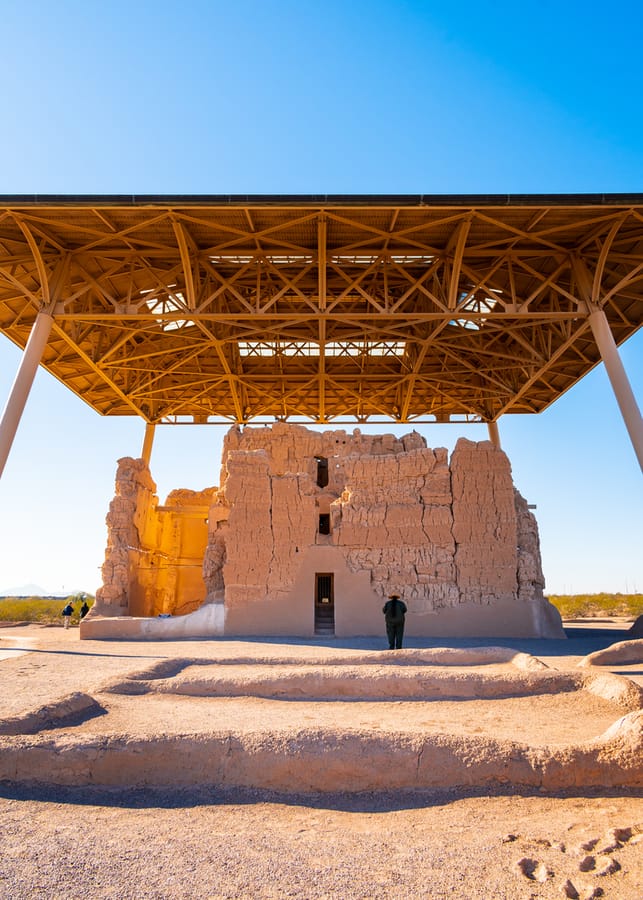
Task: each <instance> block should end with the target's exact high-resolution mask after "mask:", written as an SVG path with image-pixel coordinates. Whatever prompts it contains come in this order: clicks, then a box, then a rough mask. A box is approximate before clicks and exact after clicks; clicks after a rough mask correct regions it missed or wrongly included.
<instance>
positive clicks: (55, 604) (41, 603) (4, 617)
mask: <svg viewBox="0 0 643 900" xmlns="http://www.w3.org/2000/svg"><path fill="white" fill-rule="evenodd" d="M83 596H85V597H86V599H87V603H88V604H89V606H90V608H91V607H92V605H93V603H94V598H93V597H90V596H88V595H80V594H73V595H71V596H69V597H0V622H38V623H40V624H41V625H62V624H63V618H62V615H61V613H62V609H63V607H64V606H66V605H67V603H69V602H70V601H71V602H72V603H73V604H74V609H75V612H74V614H73V616H72V617H71V621H72V623H75V624H77V623H78V621H79V619H80V607H81V605H82V602H83Z"/></svg>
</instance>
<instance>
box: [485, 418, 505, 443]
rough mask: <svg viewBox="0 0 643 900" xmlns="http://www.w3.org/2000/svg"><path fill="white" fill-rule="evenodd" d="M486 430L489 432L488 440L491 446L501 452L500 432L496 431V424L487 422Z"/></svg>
mask: <svg viewBox="0 0 643 900" xmlns="http://www.w3.org/2000/svg"><path fill="white" fill-rule="evenodd" d="M487 430H488V431H489V440H490V441H491V443H492V444H493V446H494V447H497V449H498V450H502V445H501V444H500V432H499V431H498V423H497V422H487Z"/></svg>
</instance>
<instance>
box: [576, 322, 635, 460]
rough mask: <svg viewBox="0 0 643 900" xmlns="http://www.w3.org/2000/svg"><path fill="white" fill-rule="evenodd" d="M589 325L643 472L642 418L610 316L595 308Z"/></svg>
mask: <svg viewBox="0 0 643 900" xmlns="http://www.w3.org/2000/svg"><path fill="white" fill-rule="evenodd" d="M589 324H590V327H591V329H592V334H593V335H594V340H595V341H596V344H597V346H598V349H599V351H600V354H601V358H602V360H603V362H604V363H605V369H606V370H607V376H608V378H609V380H610V382H611V385H612V390H613V391H614V394H615V395H616V401H617V403H618V405H619V407H620V410H621V414H622V416H623V419H624V421H625V427H626V428H627V431H628V433H629V436H630V440H631V441H632V445H633V447H634V452H635V453H636V456H637V458H638V461H639V465H640V467H641V470H642V471H643V419H642V418H641V412H640V410H639V408H638V404H637V402H636V397H635V396H634V392H633V391H632V386H631V385H630V382H629V380H628V377H627V374H626V372H625V368H624V367H623V363H622V361H621V357H620V355H619V352H618V347H617V346H616V341H615V340H614V336H613V334H612V332H611V330H610V326H609V322H608V321H607V316H606V315H605V313H604V312H603V310H602V309H598V308H595V309H593V310H592V312H591V313H590V315H589Z"/></svg>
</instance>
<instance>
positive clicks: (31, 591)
mask: <svg viewBox="0 0 643 900" xmlns="http://www.w3.org/2000/svg"><path fill="white" fill-rule="evenodd" d="M81 593H82V594H86V593H89V591H80V590H73V591H46V590H45V588H43V587H40V585H39V584H21V585H19V586H18V587H10V588H0V597H69V596H71V594H81Z"/></svg>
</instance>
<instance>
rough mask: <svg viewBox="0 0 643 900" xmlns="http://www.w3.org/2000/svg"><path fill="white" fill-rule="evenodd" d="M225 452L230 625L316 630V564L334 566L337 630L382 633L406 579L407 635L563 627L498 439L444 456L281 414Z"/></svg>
mask: <svg viewBox="0 0 643 900" xmlns="http://www.w3.org/2000/svg"><path fill="white" fill-rule="evenodd" d="M226 452H227V465H226V467H225V470H224V471H223V472H222V479H221V480H222V485H223V488H222V490H221V491H220V492H219V494H218V496H217V500H216V502H215V504H214V506H213V507H212V508H211V511H210V516H211V518H212V517H213V516H214V515H222V511H223V510H225V515H226V516H227V524H226V528H227V531H226V538H225V562H224V563H223V565H222V567H221V569H220V571H219V578H220V581H221V582H223V592H224V596H225V607H226V610H225V616H226V626H225V627H226V633H231V634H266V633H274V634H312V633H313V629H314V609H313V592H314V581H315V573H324V572H332V573H333V575H334V579H335V631H336V633H337V634H379V633H380V632H381V630H382V617H381V606H382V602H383V600H384V598H385V597H386V596H388V594H389V593H391V592H392V591H397V592H399V593H401V594H402V595H403V596H404V598H405V600H406V601H407V604H408V606H409V617H408V619H407V628H408V630H409V633H411V634H413V633H415V634H429V635H430V634H459V633H461V634H498V635H500V634H514V635H522V636H533V635H545V634H547V633H551V634H554V633H555V634H556V636H562V631H561V630H560V623H559V621H557V617H556V614H555V612H553V611H551V610H549V608H548V604H547V603H546V601H545V600H544V599H543V597H542V588H543V585H544V579H543V577H542V569H541V564H540V551H539V546H538V532H537V525H536V521H535V519H534V517H533V515H532V514H531V512H530V511H529V510H528V509H527V504H526V503H525V501H524V500H523V498H522V497H521V496H520V494H518V493H517V491H515V488H514V486H513V482H512V477H511V468H510V465H509V461H508V459H507V457H506V455H505V454H504V453H503V452H502V451H501V450H498V449H497V448H495V447H494V446H493V445H492V444H491V443H490V442H488V441H484V442H480V443H475V442H471V441H468V440H466V439H461V440H460V441H459V442H458V444H457V446H456V449H455V451H454V453H453V455H452V458H451V463H450V465H449V460H448V455H447V452H446V450H444V449H438V450H430V449H428V448H427V447H426V445H425V442H424V440H423V439H422V438H421V437H420V436H419V435H417V434H416V433H413V434H411V435H407V436H405V437H404V438H402V439H396V438H394V437H393V436H391V435H383V436H377V437H370V436H364V435H362V434H361V433H360V432H359V431H357V430H356V431H355V432H353V434H352V435H349V434H347V433H346V432H343V431H342V432H325V433H322V434H319V433H316V432H310V431H308V430H307V429H305V428H303V427H301V426H290V425H285V424H279V425H276V426H274V428H272V429H270V428H262V429H254V428H246V429H245V431H243V432H242V431H241V430H240V429H232V430H231V432H230V433H229V435H228V438H227V441H226ZM322 457H323V458H326V459H327V460H328V464H329V465H328V470H329V482H328V485H326V486H324V487H319V486H318V485H317V483H316V476H317V460H318V459H319V458H322ZM326 510H328V511H329V514H330V534H329V535H324V534H321V533H320V530H319V515H320V513H321V512H326Z"/></svg>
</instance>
